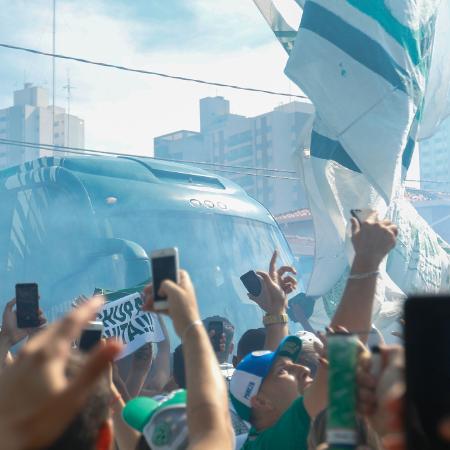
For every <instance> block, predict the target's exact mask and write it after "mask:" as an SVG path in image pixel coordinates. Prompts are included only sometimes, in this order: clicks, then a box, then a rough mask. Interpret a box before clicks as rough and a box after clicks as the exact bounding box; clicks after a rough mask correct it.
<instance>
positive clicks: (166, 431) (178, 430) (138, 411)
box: [122, 389, 189, 450]
mask: <svg viewBox="0 0 450 450" xmlns="http://www.w3.org/2000/svg"><path fill="white" fill-rule="evenodd" d="M186 397H187V393H186V391H185V390H184V389H181V390H178V391H174V392H172V393H171V394H170V395H169V396H167V397H166V398H164V399H163V400H162V401H160V402H157V401H156V400H154V399H152V398H150V397H136V398H134V399H132V400H130V401H129V402H128V403H127V404H126V406H125V408H124V410H123V413H122V416H123V419H124V420H125V422H126V423H127V424H128V425H129V426H130V427H132V428H134V429H135V430H138V431H139V432H141V433H142V435H143V438H144V439H145V441H146V442H143V440H142V439H141V441H140V443H139V447H138V448H139V449H145V448H151V449H152V450H168V449H171V450H172V449H173V450H185V449H186V448H187V446H188V441H189V431H188V426H187V412H186ZM145 444H147V446H146V445H145Z"/></svg>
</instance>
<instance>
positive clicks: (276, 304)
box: [248, 250, 297, 351]
mask: <svg viewBox="0 0 450 450" xmlns="http://www.w3.org/2000/svg"><path fill="white" fill-rule="evenodd" d="M277 257H278V252H277V251H276V250H275V251H274V253H273V255H272V259H271V260H270V264H269V272H268V273H266V272H261V271H259V272H257V273H258V275H259V276H260V277H261V278H262V291H261V294H260V295H259V296H258V297H255V296H253V295H251V294H248V297H249V298H250V299H251V300H253V301H254V302H255V303H257V304H258V305H259V307H260V308H261V309H262V310H263V311H264V312H265V313H266V314H265V317H264V326H265V327H266V330H267V333H266V342H265V344H264V348H265V349H267V350H271V351H275V350H276V349H277V348H278V345H279V344H280V342H281V341H282V340H283V339H284V338H285V337H286V336H287V335H288V334H289V328H288V316H287V314H286V311H287V294H290V293H291V292H293V291H294V290H295V289H296V287H297V280H296V279H295V278H294V277H292V276H291V275H286V274H287V273H293V274H295V273H296V271H295V269H294V268H293V267H291V266H282V267H280V268H279V269H277V268H276V261H277Z"/></svg>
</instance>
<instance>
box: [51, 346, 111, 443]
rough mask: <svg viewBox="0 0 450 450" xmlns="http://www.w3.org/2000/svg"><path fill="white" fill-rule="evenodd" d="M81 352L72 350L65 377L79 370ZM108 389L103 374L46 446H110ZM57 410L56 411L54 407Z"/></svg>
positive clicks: (73, 375)
mask: <svg viewBox="0 0 450 450" xmlns="http://www.w3.org/2000/svg"><path fill="white" fill-rule="evenodd" d="M84 358H85V357H84V355H81V354H79V353H74V354H73V355H72V356H71V358H70V360H69V363H68V365H67V369H66V375H67V378H68V379H72V378H74V377H75V376H76V375H77V374H78V373H79V371H80V370H81V367H82V363H83V360H84ZM110 403H111V393H110V388H109V383H108V379H107V377H106V376H104V377H103V378H102V379H101V380H100V381H99V382H98V384H97V386H96V387H95V389H93V390H92V391H91V394H90V396H89V398H88V400H87V402H86V404H85V405H84V407H83V409H82V410H81V411H80V413H79V414H78V415H77V416H76V417H75V419H74V420H73V421H72V423H71V424H70V425H69V426H68V427H67V428H66V430H65V431H64V433H63V434H62V435H61V436H60V437H59V439H57V440H56V441H55V442H54V443H53V444H52V445H51V446H50V447H48V449H47V450H110V449H112V446H113V443H114V438H113V432H112V423H111V418H110ZM55 414H58V411H55Z"/></svg>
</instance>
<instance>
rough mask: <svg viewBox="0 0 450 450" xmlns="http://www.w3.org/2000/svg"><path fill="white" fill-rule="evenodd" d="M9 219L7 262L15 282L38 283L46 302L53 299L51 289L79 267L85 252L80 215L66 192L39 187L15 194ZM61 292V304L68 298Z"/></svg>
mask: <svg viewBox="0 0 450 450" xmlns="http://www.w3.org/2000/svg"><path fill="white" fill-rule="evenodd" d="M11 218H12V220H11V226H10V228H11V231H10V233H9V235H8V238H9V250H8V254H7V260H8V261H9V263H10V264H11V265H12V271H13V273H14V275H15V277H16V278H17V277H21V280H15V281H14V282H17V281H34V282H37V283H38V284H39V287H40V293H41V297H42V298H43V299H44V300H43V301H44V302H45V298H50V297H51V296H53V297H54V294H55V292H52V287H53V286H55V285H56V284H57V283H58V281H59V280H64V279H65V278H66V277H68V276H70V275H72V274H74V273H76V272H77V270H79V268H80V266H81V261H82V260H83V256H84V254H85V252H86V251H87V249H86V248H85V247H86V240H85V239H83V237H84V234H83V225H82V224H83V211H80V210H79V208H78V206H77V202H76V200H75V199H74V198H73V197H72V196H71V194H70V193H69V192H67V191H65V190H62V189H56V188H54V187H49V186H38V187H34V188H33V189H23V190H20V191H18V192H17V193H16V195H15V202H14V205H13V208H12V214H11ZM67 287H68V286H67ZM64 288H65V286H64V284H63V285H62V286H61V289H62V292H59V293H58V296H61V297H62V298H60V300H61V301H64V300H68V299H67V298H65V297H66V295H67V296H69V298H70V295H71V294H70V293H69V292H64ZM69 290H70V289H67V291H69Z"/></svg>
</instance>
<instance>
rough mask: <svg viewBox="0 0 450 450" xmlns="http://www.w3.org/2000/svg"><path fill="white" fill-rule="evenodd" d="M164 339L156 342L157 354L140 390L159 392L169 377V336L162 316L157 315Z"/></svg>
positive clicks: (154, 393)
mask: <svg viewBox="0 0 450 450" xmlns="http://www.w3.org/2000/svg"><path fill="white" fill-rule="evenodd" d="M158 320H159V323H160V325H161V329H162V331H163V334H164V340H162V341H160V342H158V343H157V344H156V348H157V352H158V353H157V354H156V358H155V359H154V361H153V364H152V368H151V370H150V373H149V374H148V376H147V381H146V383H145V385H144V390H143V391H142V392H148V393H152V394H153V395H156V394H160V393H161V392H162V391H163V389H164V386H165V385H166V384H167V382H168V381H169V379H170V338H169V333H168V332H167V327H166V324H165V323H164V320H163V317H162V316H159V317H158Z"/></svg>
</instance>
